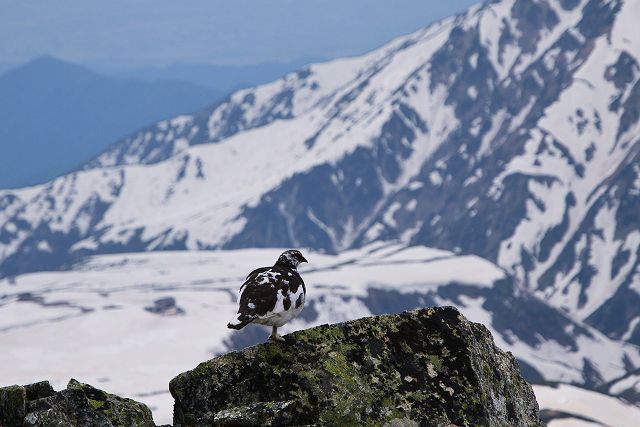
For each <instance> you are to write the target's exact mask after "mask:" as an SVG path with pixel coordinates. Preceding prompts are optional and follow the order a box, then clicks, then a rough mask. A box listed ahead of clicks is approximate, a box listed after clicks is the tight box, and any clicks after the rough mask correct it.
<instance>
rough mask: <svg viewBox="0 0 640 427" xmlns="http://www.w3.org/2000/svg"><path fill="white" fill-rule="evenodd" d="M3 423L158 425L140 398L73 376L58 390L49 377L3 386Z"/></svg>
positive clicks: (72, 426)
mask: <svg viewBox="0 0 640 427" xmlns="http://www.w3.org/2000/svg"><path fill="white" fill-rule="evenodd" d="M0 426H4V427H9V426H11V427H13V426H25V427H36V426H37V427H49V426H51V427H53V426H56V427H75V426H100V427H117V426H118V427H119V426H122V427H125V426H126V427H133V426H140V427H155V424H154V423H153V418H152V416H151V411H150V410H149V408H148V407H147V406H146V405H144V404H142V403H139V402H136V401H134V400H131V399H125V398H121V397H118V396H115V395H113V394H109V393H106V392H104V391H102V390H98V389H97V388H94V387H92V386H90V385H88V384H82V383H80V382H78V381H76V380H74V379H72V380H70V381H69V384H68V385H67V388H66V389H65V390H62V391H59V392H57V393H56V392H55V391H54V390H53V388H52V387H51V385H50V384H49V382H48V381H42V382H39V383H35V384H30V385H27V386H17V385H16V386H10V387H4V388H0Z"/></svg>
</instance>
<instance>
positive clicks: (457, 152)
mask: <svg viewBox="0 0 640 427" xmlns="http://www.w3.org/2000/svg"><path fill="white" fill-rule="evenodd" d="M639 15H640V3H638V2H637V1H625V2H622V1H615V0H614V1H604V0H601V1H597V0H583V1H577V0H572V1H569V0H566V1H535V2H534V1H531V0H504V1H499V2H492V3H487V4H484V5H482V6H477V7H474V8H472V9H470V10H469V11H467V12H466V13H465V14H463V15H460V16H458V17H453V18H449V19H446V20H444V21H441V22H439V23H436V24H434V25H432V26H430V27H428V28H425V29H423V30H420V31H418V32H416V33H414V34H411V35H408V36H405V37H401V38H399V39H397V40H394V41H392V42H390V43H389V44H388V45H386V46H384V47H382V48H380V49H378V50H376V51H373V52H371V53H369V54H367V55H365V56H362V57H357V58H349V59H344V60H338V61H332V62H329V63H325V64H314V65H311V66H310V67H308V68H306V69H303V70H300V71H298V72H296V73H291V74H289V75H287V76H285V77H284V78H282V79H280V80H278V81H276V82H273V83H271V84H268V85H264V86H259V87H256V88H251V89H244V90H241V91H238V92H236V93H234V94H232V95H231V96H229V97H228V99H226V100H224V101H222V102H221V103H219V104H218V105H216V106H213V107H211V108H210V109H207V110H204V111H202V112H200V113H198V114H194V115H188V116H180V117H176V118H173V119H170V120H165V121H162V122H159V123H156V124H155V125H153V126H150V127H148V128H146V129H143V130H142V131H140V132H138V133H136V134H134V135H132V136H131V137H129V138H126V139H124V140H122V141H120V142H118V143H116V144H115V145H113V146H112V147H110V149H109V150H107V151H105V152H104V153H102V154H101V155H99V156H98V157H96V158H95V159H94V160H93V161H91V162H90V163H88V164H87V165H85V167H84V169H83V170H81V171H78V172H76V173H73V174H69V175H66V176H63V177H60V178H58V179H56V180H53V181H51V182H49V183H46V184H44V185H41V186H38V187H33V188H28V189H23V190H16V191H5V192H0V206H2V210H1V211H0V260H1V261H0V268H1V270H0V272H1V275H3V276H8V275H14V274H18V273H21V272H25V271H34V270H38V269H54V268H60V267H61V266H64V265H66V264H68V263H70V262H73V261H74V260H75V259H77V258H79V257H81V256H84V255H91V254H100V253H113V252H122V251H149V250H175V249H211V248H247V247H270V246H271V247H272V246H281V247H285V246H287V247H288V246H307V247H311V248H315V249H317V250H322V251H325V252H328V253H340V252H343V251H345V250H348V249H352V248H359V247H363V246H366V245H368V244H370V243H372V242H377V241H387V240H394V241H400V242H402V243H403V244H405V245H425V246H430V247H437V248H440V249H446V250H450V251H452V252H454V253H461V254H473V255H477V256H480V257H482V258H485V259H486V260H489V261H491V262H493V263H495V264H496V265H498V266H500V267H501V268H503V269H504V270H505V272H506V274H507V276H508V277H509V278H510V280H513V282H514V283H515V285H516V287H517V288H518V289H520V290H521V291H522V292H525V293H526V295H529V296H530V297H531V298H534V299H535V300H536V301H544V302H545V304H548V306H549V307H552V308H551V309H550V310H551V311H550V312H549V313H553V315H551V314H549V315H548V316H543V317H544V319H545V321H544V323H545V325H546V326H547V327H549V328H550V329H554V328H556V327H557V325H556V324H553V323H547V321H546V320H547V317H553V318H555V316H561V317H563V318H564V317H566V318H567V319H569V321H571V322H575V323H576V324H580V325H583V324H584V323H586V324H587V325H590V326H591V327H593V328H594V330H597V331H600V332H602V333H604V334H606V335H607V336H608V337H609V338H611V339H613V340H614V341H612V342H616V341H617V340H624V341H628V342H630V343H633V344H640V304H638V302H640V261H639V260H640V250H639V249H638V248H639V247H640V220H639V216H638V214H637V212H638V211H640V168H639V167H638V164H639V163H640V162H639V160H640V159H639V156H640V154H639V151H640V139H639V138H638V135H640V124H639V120H638V118H639V114H640V113H639V111H638V108H637V106H638V105H640V99H639V98H638V97H639V96H640V79H639V75H640V66H639V65H638V60H639V58H640V37H639V36H638V34H637V32H636V31H633V17H635V16H639ZM525 305H526V304H525ZM545 313H547V312H545ZM506 319H510V320H509V321H514V319H517V315H515V314H513V313H511V314H509V316H506ZM505 322H507V321H506V320H505ZM576 333H577V332H576ZM570 335H572V336H573V334H570ZM573 338H574V339H575V338H576V337H575V336H573ZM616 345H618V344H616ZM562 349H563V347H562V346H559V347H555V349H554V350H553V351H555V352H562ZM621 366H623V369H625V370H627V371H628V372H627V373H628V374H629V375H634V373H633V371H634V369H635V368H634V367H633V364H629V365H626V364H625V363H622V365H621ZM583 368H584V369H586V370H587V371H590V368H588V367H583ZM590 372H591V374H590V375H586V377H585V378H584V379H583V381H584V382H586V383H591V384H593V385H594V386H595V385H596V384H600V385H602V384H604V383H606V382H607V381H605V380H604V379H603V378H604V376H603V374H602V372H600V370H599V369H595V370H594V371H590Z"/></svg>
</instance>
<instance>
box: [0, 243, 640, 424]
mask: <svg viewBox="0 0 640 427" xmlns="http://www.w3.org/2000/svg"><path fill="white" fill-rule="evenodd" d="M281 251H282V249H241V250H229V251H181V252H155V253H134V254H116V255H100V256H95V257H91V258H88V259H86V260H84V261H83V262H80V263H78V264H76V265H74V266H73V267H72V268H71V269H70V270H69V271H60V272H41V273H31V274H24V275H20V276H18V277H16V278H15V279H3V280H1V281H0V289H2V296H1V297H0V347H1V348H3V349H5V351H2V352H0V378H2V380H3V382H6V383H18V384H20V383H26V382H30V381H35V380H39V379H43V378H47V379H51V380H52V381H53V383H54V385H55V386H59V387H61V386H63V385H64V384H65V383H66V381H68V379H69V378H70V377H73V378H79V379H80V380H82V381H87V382H89V383H92V384H101V385H102V386H103V387H104V388H106V389H107V390H110V391H112V392H117V393H120V394H124V395H127V396H130V397H134V398H135V399H138V400H142V401H144V402H147V403H149V404H150V405H151V406H152V408H153V410H154V416H155V417H156V421H158V422H160V423H163V422H170V420H171V408H172V399H171V396H170V395H169V393H168V390H167V386H168V380H169V379H170V378H173V377H174V376H175V375H177V374H178V373H179V372H182V371H184V370H186V369H189V368H192V367H193V366H195V365H196V364H197V363H199V362H201V361H203V360H206V359H208V358H210V357H211V356H212V355H213V354H219V353H224V352H227V351H229V350H231V349H237V348H242V347H245V346H247V345H250V344H254V343H256V342H261V341H265V340H266V338H267V335H268V332H269V331H268V330H267V329H265V328H264V327H261V326H259V325H251V326H248V327H246V328H245V329H243V330H242V331H240V332H238V331H233V330H230V329H228V328H227V327H226V324H227V322H228V321H229V320H230V318H231V317H232V316H233V314H234V313H235V311H236V309H237V295H238V289H239V285H240V284H241V283H242V282H243V279H244V276H245V275H246V273H247V272H248V270H250V269H252V268H254V267H256V266H262V265H270V264H272V263H273V262H274V260H275V259H276V258H277V257H278V255H279V254H280V252H281ZM305 256H306V257H307V259H309V261H310V264H309V265H308V266H305V268H303V269H301V274H302V276H303V278H304V280H305V282H306V283H307V296H308V299H307V303H306V306H305V309H304V310H303V312H302V313H301V316H300V317H299V318H297V319H295V320H294V321H293V322H291V323H289V324H287V325H285V327H284V328H283V329H284V331H283V332H285V333H286V332H290V331H292V330H297V329H303V328H308V327H311V326H316V325H320V324H323V323H333V322H337V321H343V320H350V319H355V318H359V317H362V316H370V315H373V314H381V313H387V312H390V311H392V312H400V311H403V310H407V309H413V308H417V307H424V306H427V305H436V304H437V305H455V306H457V307H459V308H460V310H461V311H462V312H463V314H464V315H466V316H467V317H468V318H469V319H470V320H472V321H478V322H482V323H483V324H485V325H486V326H487V327H488V328H489V329H490V330H491V332H492V334H493V336H494V339H495V340H496V344H498V346H500V347H501V348H503V349H506V350H510V351H512V352H513V353H514V355H515V356H516V357H517V358H518V360H519V361H520V364H521V367H522V369H523V371H524V372H525V374H526V375H527V376H528V377H529V378H530V379H537V380H542V374H540V373H544V379H545V380H547V381H561V382H568V383H576V384H582V385H587V386H591V387H593V386H594V385H595V384H596V383H598V381H601V385H603V388H602V389H601V391H602V392H607V393H609V394H611V395H622V394H623V393H625V392H626V393H629V392H639V391H640V381H636V382H635V383H633V382H628V381H627V382H628V384H627V385H626V387H625V388H623V389H620V388H617V389H614V390H612V386H611V384H614V383H615V384H617V383H619V381H618V380H619V379H620V378H623V377H625V376H626V372H627V369H626V367H627V366H640V351H638V349H637V348H635V347H634V346H631V345H628V344H626V345H624V344H620V343H619V342H616V341H613V340H611V339H609V338H607V337H606V336H604V334H602V333H600V332H599V331H597V330H595V329H594V328H591V327H589V326H586V325H582V324H579V323H577V322H575V321H573V320H571V319H570V318H569V317H568V316H565V315H563V314H561V313H559V312H557V311H555V310H554V309H553V308H551V307H549V306H548V305H546V304H545V303H544V302H541V301H539V300H537V299H535V298H533V297H531V296H530V295H527V293H526V292H522V291H519V290H518V289H517V288H515V287H514V286H513V283H512V281H511V280H509V278H508V277H507V275H506V274H505V272H504V271H503V270H502V269H500V268H498V267H497V266H495V265H493V264H492V263H490V262H488V261H486V260H483V259H482V258H479V257H477V256H473V255H467V256H456V255H455V254H453V253H451V252H447V251H442V250H436V249H430V248H426V247H423V246H413V247H410V248H407V247H406V246H405V245H403V244H400V243H387V244H384V243H375V244H371V245H367V246H365V247H363V248H360V249H355V250H349V251H345V252H343V253H341V254H339V255H326V254H321V253H317V252H313V251H310V252H309V251H305ZM538 318H544V319H545V321H544V322H540V321H538ZM7 349H8V350H7ZM36 349H39V350H36ZM596 373H597V375H596ZM602 381H604V382H607V383H610V384H607V385H604V384H602ZM551 391H552V390H549V393H550V392H551ZM602 399H604V397H602ZM610 400H611V402H617V399H614V398H611V399H610ZM618 405H619V406H622V405H623V404H622V403H618ZM551 409H554V410H558V409H564V412H567V413H574V414H575V413H578V414H579V412H577V411H576V410H575V407H573V406H568V405H562V404H561V403H560V402H555V404H554V405H552V407H551ZM634 411H635V412H634ZM627 412H629V413H639V412H640V409H638V408H637V407H635V409H634V408H629V409H628V410H627ZM624 413H625V412H624V411H622V412H620V413H618V414H617V415H619V416H620V415H622V414H624Z"/></svg>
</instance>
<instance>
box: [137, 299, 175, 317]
mask: <svg viewBox="0 0 640 427" xmlns="http://www.w3.org/2000/svg"><path fill="white" fill-rule="evenodd" d="M144 309H145V310H146V311H148V312H149V313H153V314H159V315H161V316H181V315H183V314H185V311H184V309H182V308H180V307H178V306H177V305H176V299H175V298H173V297H166V298H160V299H157V300H155V301H154V302H153V305H152V306H149V307H145V308H144Z"/></svg>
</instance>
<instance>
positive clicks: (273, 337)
mask: <svg viewBox="0 0 640 427" xmlns="http://www.w3.org/2000/svg"><path fill="white" fill-rule="evenodd" d="M269 341H273V342H286V340H285V339H284V337H283V336H282V335H279V334H275V335H269Z"/></svg>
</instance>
